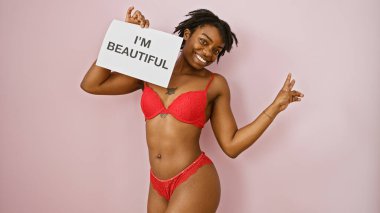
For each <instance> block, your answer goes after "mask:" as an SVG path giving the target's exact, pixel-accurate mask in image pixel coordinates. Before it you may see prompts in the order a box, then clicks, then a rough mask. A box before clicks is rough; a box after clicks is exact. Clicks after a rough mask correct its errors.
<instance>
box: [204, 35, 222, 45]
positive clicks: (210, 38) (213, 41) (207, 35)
mask: <svg viewBox="0 0 380 213" xmlns="http://www.w3.org/2000/svg"><path fill="white" fill-rule="evenodd" d="M202 35H204V36H206V37H207V38H208V39H209V40H210V41H211V42H214V41H213V40H212V39H211V38H210V37H209V36H208V35H207V34H206V33H202ZM218 47H219V48H222V49H223V47H222V46H218Z"/></svg>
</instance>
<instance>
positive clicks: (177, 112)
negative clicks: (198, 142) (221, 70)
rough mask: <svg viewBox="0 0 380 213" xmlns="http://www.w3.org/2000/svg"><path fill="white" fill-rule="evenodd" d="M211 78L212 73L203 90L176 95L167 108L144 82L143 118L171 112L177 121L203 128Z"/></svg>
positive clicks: (212, 76)
mask: <svg viewBox="0 0 380 213" xmlns="http://www.w3.org/2000/svg"><path fill="white" fill-rule="evenodd" d="M212 79H214V74H213V73H211V78H210V80H209V82H208V83H207V86H206V88H205V89H204V90H196V91H188V92H184V93H182V94H180V95H178V97H176V98H175V99H174V100H173V101H172V103H171V104H170V105H169V106H168V108H166V107H165V106H164V104H163V103H162V101H161V99H160V96H159V95H158V94H157V93H156V92H155V91H154V90H153V89H152V88H150V87H149V86H148V85H147V84H146V83H144V91H143V94H142V96H141V109H142V111H143V113H144V115H145V120H149V119H152V118H154V117H156V116H157V115H158V114H171V115H172V116H173V117H174V118H175V119H177V120H179V121H182V122H184V123H189V124H193V125H194V126H196V127H199V128H203V126H204V124H205V123H206V112H205V111H206V107H207V90H208V88H209V86H210V84H211V81H212Z"/></svg>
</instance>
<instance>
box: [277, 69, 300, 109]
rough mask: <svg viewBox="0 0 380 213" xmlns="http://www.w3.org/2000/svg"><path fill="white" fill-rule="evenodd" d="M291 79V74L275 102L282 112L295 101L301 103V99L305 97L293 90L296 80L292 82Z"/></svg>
mask: <svg viewBox="0 0 380 213" xmlns="http://www.w3.org/2000/svg"><path fill="white" fill-rule="evenodd" d="M291 77H292V74H291V73H289V74H288V76H287V77H286V81H285V83H284V86H283V87H282V89H281V90H280V92H279V93H278V95H277V97H276V99H275V100H274V101H273V103H274V104H275V105H276V106H277V107H278V109H279V111H280V112H281V111H283V110H285V109H286V108H287V107H288V105H289V104H290V103H292V102H295V101H301V97H303V96H304V95H303V94H302V93H300V92H298V91H296V90H292V89H293V86H294V84H295V83H296V81H295V80H294V79H293V80H291Z"/></svg>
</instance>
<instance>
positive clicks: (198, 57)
mask: <svg viewBox="0 0 380 213" xmlns="http://www.w3.org/2000/svg"><path fill="white" fill-rule="evenodd" d="M195 56H196V57H197V59H199V60H200V61H202V63H206V62H207V61H206V60H204V59H203V58H202V57H201V56H200V55H198V54H195Z"/></svg>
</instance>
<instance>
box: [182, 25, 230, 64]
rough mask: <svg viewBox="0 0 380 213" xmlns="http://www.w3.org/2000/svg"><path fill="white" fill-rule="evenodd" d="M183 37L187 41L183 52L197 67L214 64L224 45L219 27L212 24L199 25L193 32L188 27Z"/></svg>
mask: <svg viewBox="0 0 380 213" xmlns="http://www.w3.org/2000/svg"><path fill="white" fill-rule="evenodd" d="M183 38H184V40H185V41H186V42H185V45H184V47H183V49H182V54H183V55H184V58H185V60H186V61H187V62H188V63H189V64H190V65H191V66H192V67H194V68H195V69H202V68H204V67H206V66H208V65H210V64H212V63H213V62H214V61H215V60H216V59H217V57H218V55H219V53H220V51H222V49H223V47H224V42H223V40H222V37H221V35H220V33H219V30H218V28H216V27H214V26H212V25H204V26H201V27H198V28H196V29H195V30H194V32H193V33H191V32H190V30H188V29H186V30H185V31H184V36H183Z"/></svg>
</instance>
